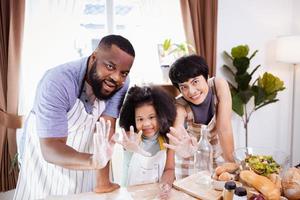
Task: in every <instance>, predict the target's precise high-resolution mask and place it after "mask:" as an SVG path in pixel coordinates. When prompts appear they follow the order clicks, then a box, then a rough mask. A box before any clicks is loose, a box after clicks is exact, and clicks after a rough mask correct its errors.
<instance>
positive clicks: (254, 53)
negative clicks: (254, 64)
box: [249, 50, 258, 60]
mask: <svg viewBox="0 0 300 200" xmlns="http://www.w3.org/2000/svg"><path fill="white" fill-rule="evenodd" d="M257 52H258V50H255V51H254V52H253V54H252V55H251V56H250V58H249V60H251V59H252V58H253V57H254V56H255V55H256V53H257Z"/></svg>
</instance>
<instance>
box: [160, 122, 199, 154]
mask: <svg viewBox="0 0 300 200" xmlns="http://www.w3.org/2000/svg"><path fill="white" fill-rule="evenodd" d="M167 137H168V138H169V141H170V144H167V143H164V144H163V145H164V146H165V147H166V148H169V149H172V150H174V151H175V152H176V153H177V154H178V155H179V156H181V157H183V158H188V157H191V156H193V155H194V153H195V152H196V150H197V139H196V138H195V137H193V136H190V135H189V134H188V133H187V131H186V130H185V128H184V127H180V128H179V131H178V130H176V129H175V128H173V127H170V133H167Z"/></svg>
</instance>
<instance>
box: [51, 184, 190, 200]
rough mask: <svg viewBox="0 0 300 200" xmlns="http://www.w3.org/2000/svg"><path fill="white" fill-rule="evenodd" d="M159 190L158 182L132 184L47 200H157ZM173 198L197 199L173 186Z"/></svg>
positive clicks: (177, 199)
mask: <svg viewBox="0 0 300 200" xmlns="http://www.w3.org/2000/svg"><path fill="white" fill-rule="evenodd" d="M158 192H159V188H158V183H153V184H145V185H138V186H130V187H127V188H125V187H121V188H120V189H118V190H116V191H114V192H111V193H103V194H97V193H93V192H87V193H80V194H76V195H67V196H51V197H48V198H46V200H62V199H68V200H83V199H88V200H93V199H95V200H96V199H97V200H140V199H143V200H150V199H151V200H155V199H158V198H156V195H157V194H158ZM169 199H171V200H196V198H194V197H192V196H190V195H188V194H186V193H184V192H181V191H179V190H176V189H174V188H172V190H171V193H170V198H169Z"/></svg>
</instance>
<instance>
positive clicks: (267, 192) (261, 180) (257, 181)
mask: <svg viewBox="0 0 300 200" xmlns="http://www.w3.org/2000/svg"><path fill="white" fill-rule="evenodd" d="M240 179H241V180H242V181H244V182H245V183H247V184H248V185H249V186H252V187H254V188H255V189H256V190H258V191H259V192H260V193H262V194H263V195H264V197H265V198H266V199H267V200H279V199H280V191H279V189H278V188H277V187H276V185H275V184H274V183H273V182H272V181H271V180H270V179H268V178H267V177H264V176H261V175H258V174H256V173H255V172H253V171H249V170H243V171H241V172H240Z"/></svg>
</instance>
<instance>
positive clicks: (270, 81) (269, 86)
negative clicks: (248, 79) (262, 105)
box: [258, 72, 284, 95]
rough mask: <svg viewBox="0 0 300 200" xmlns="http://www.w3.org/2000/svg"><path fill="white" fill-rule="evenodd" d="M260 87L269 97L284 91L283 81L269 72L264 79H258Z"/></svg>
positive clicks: (264, 75)
mask: <svg viewBox="0 0 300 200" xmlns="http://www.w3.org/2000/svg"><path fill="white" fill-rule="evenodd" d="M258 86H259V87H261V88H263V89H264V90H265V93H266V94H267V95H271V94H273V93H275V92H277V91H282V90H284V83H283V81H282V80H280V79H279V78H278V77H276V76H274V75H273V74H271V73H268V72H265V73H264V74H263V76H262V78H259V79H258Z"/></svg>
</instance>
